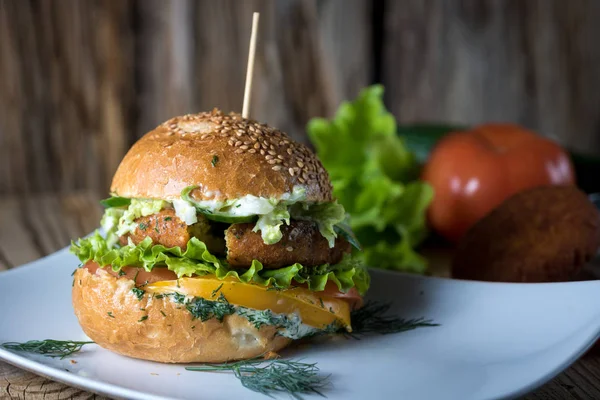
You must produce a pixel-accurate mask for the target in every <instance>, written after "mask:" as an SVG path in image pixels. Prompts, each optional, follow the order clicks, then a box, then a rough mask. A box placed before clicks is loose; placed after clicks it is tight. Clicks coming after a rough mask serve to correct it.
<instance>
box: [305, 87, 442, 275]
mask: <svg viewBox="0 0 600 400" xmlns="http://www.w3.org/2000/svg"><path fill="white" fill-rule="evenodd" d="M382 96H383V87H382V86H380V85H374V86H371V87H368V88H366V89H364V90H363V91H362V92H361V93H360V95H359V96H358V98H357V99H356V100H355V101H353V102H345V103H343V104H342V105H341V106H340V108H339V110H338V112H337V113H336V115H335V117H334V118H333V119H332V120H326V119H320V118H317V119H313V120H311V121H310V122H309V124H308V128H307V129H308V134H309V137H310V139H311V141H312V143H313V144H314V146H315V149H316V151H317V155H318V157H319V159H320V160H321V162H322V163H323V166H324V167H325V168H326V169H327V171H328V172H329V175H330V177H331V181H332V184H333V188H334V192H333V193H334V196H335V197H336V198H337V199H338V201H339V202H340V203H341V204H342V205H343V206H344V208H345V209H346V211H347V212H348V213H349V214H350V215H351V217H352V218H351V220H350V226H351V227H352V229H353V230H354V232H355V234H356V236H357V237H358V239H359V240H360V242H361V244H362V245H363V248H364V251H363V252H362V253H358V254H357V257H360V258H361V259H362V260H363V261H364V262H365V263H367V265H369V266H371V267H378V268H386V269H398V270H405V271H411V272H418V273H423V272H425V270H426V268H427V265H426V262H425V259H424V258H423V257H421V256H419V255H418V254H417V253H416V252H415V247H416V246H417V245H418V244H419V243H420V242H421V241H422V240H423V239H424V238H425V236H426V235H427V229H426V220H425V211H426V209H427V206H428V205H429V203H430V202H431V199H432V198H433V189H432V188H431V186H430V185H428V184H427V183H425V182H422V181H419V180H418V174H419V165H418V162H417V160H416V158H415V156H414V154H413V153H411V152H410V151H409V150H408V149H407V147H406V146H405V145H404V143H403V141H402V139H401V138H400V137H399V136H398V135H397V133H396V131H397V127H396V121H395V119H394V117H393V115H392V114H390V113H389V112H388V111H387V110H386V109H385V106H384V104H383V100H382Z"/></svg>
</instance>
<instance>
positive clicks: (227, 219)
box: [199, 210, 257, 224]
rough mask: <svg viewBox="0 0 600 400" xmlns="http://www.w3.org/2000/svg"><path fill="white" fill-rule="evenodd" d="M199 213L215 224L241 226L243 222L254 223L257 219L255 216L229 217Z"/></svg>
mask: <svg viewBox="0 0 600 400" xmlns="http://www.w3.org/2000/svg"><path fill="white" fill-rule="evenodd" d="M199 212H200V213H201V214H202V215H204V216H205V217H206V219H209V220H211V221H215V222H224V223H226V224H243V223H245V222H255V221H256V219H257V217H256V215H246V216H231V215H225V214H215V213H208V212H206V213H204V212H202V211H201V210H199Z"/></svg>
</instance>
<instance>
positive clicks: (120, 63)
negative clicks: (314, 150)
mask: <svg viewBox="0 0 600 400" xmlns="http://www.w3.org/2000/svg"><path fill="white" fill-rule="evenodd" d="M254 10H257V11H260V12H261V13H262V18H261V24H260V31H259V46H258V51H257V59H256V67H255V75H254V88H253V94H252V110H251V114H252V116H253V117H255V118H257V119H259V120H261V121H264V122H268V123H270V124H273V125H276V126H278V127H279V128H281V129H284V130H287V131H288V132H289V133H290V134H291V135H293V136H294V137H295V138H296V139H299V140H302V141H306V137H305V136H304V125H305V123H306V121H307V120H308V118H310V117H311V116H315V115H331V114H332V112H333V111H334V110H335V108H336V106H337V104H338V103H339V102H341V101H342V99H344V98H348V97H350V96H354V95H355V94H356V93H357V92H358V90H359V88H361V87H363V86H365V85H367V84H368V83H369V79H370V69H369V63H368V62H367V61H366V60H368V59H369V57H371V55H370V44H371V40H370V28H369V22H370V14H369V1H367V0H336V1H326V2H317V1H306V0H286V1H274V0H270V1H258V0H253V1H237V0H226V1H218V2H215V1H212V0H202V1H192V0H178V1H159V0H149V1H143V2H141V1H134V0H122V1H110V0H104V1H79V0H64V1H56V2H53V1H41V2H33V1H28V0H0V193H5V194H6V193H22V192H25V191H37V192H41V191H49V190H52V191H59V190H73V189H92V190H98V191H100V192H106V190H107V187H108V185H109V183H110V177H111V176H112V175H113V173H114V171H115V169H116V167H117V165H118V163H119V161H120V159H121V158H122V156H123V155H124V153H125V151H126V150H127V148H128V147H129V146H130V145H131V144H132V143H133V142H134V141H135V140H136V139H137V138H139V137H140V136H141V135H142V134H143V133H145V132H147V131H148V130H151V129H153V128H154V127H155V126H157V125H158V124H159V123H161V122H162V121H164V120H166V119H168V118H170V117H172V116H173V115H177V114H183V113H187V112H197V111H202V110H207V109H212V108H213V107H219V108H221V109H223V110H225V111H238V112H240V111H241V106H242V97H243V87H244V79H245V65H246V58H247V54H248V38H249V34H250V26H251V17H252V11H254Z"/></svg>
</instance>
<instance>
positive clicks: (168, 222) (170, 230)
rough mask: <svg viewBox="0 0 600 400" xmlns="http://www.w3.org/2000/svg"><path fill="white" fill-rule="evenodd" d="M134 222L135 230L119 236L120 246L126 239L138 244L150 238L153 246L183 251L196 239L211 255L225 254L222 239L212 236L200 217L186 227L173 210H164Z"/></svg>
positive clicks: (207, 224) (208, 225)
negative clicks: (177, 248)
mask: <svg viewBox="0 0 600 400" xmlns="http://www.w3.org/2000/svg"><path fill="white" fill-rule="evenodd" d="M135 222H136V224H137V228H136V229H135V230H134V231H133V232H132V233H129V234H127V235H124V236H121V238H120V242H121V245H126V244H127V239H128V238H130V239H131V240H132V241H133V243H135V244H138V243H140V242H141V241H142V240H144V239H145V238H146V237H150V238H151V239H152V243H154V244H162V245H163V246H165V247H175V246H178V247H181V248H182V249H185V248H186V247H187V243H188V241H189V240H190V239H191V238H192V237H196V238H198V239H200V240H201V241H203V242H204V243H205V244H206V247H208V250H209V251H210V252H211V253H213V254H225V241H224V239H223V238H222V237H218V236H217V235H213V234H212V232H211V226H210V224H209V222H208V221H207V220H206V218H204V217H203V216H202V215H198V222H197V223H195V224H193V225H189V226H188V225H186V224H185V222H183V221H182V220H181V219H179V218H178V217H177V216H176V215H175V210H173V209H165V210H162V211H160V212H159V213H157V214H152V215H148V216H146V217H141V218H138V219H136V220H135Z"/></svg>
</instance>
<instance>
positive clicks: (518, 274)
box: [452, 186, 600, 282]
mask: <svg viewBox="0 0 600 400" xmlns="http://www.w3.org/2000/svg"><path fill="white" fill-rule="evenodd" d="M599 244H600V214H599V213H598V210H597V209H596V207H595V206H594V205H593V204H592V203H591V202H590V201H589V200H588V198H587V196H586V195H585V194H584V193H583V192H581V191H580V190H578V189H577V188H575V187H568V186H543V187H538V188H535V189H530V190H526V191H523V192H520V193H517V194H516V195H514V196H512V197H510V198H509V199H507V200H506V201H505V202H504V203H502V204H501V205H500V206H499V207H498V208H496V209H495V210H493V211H492V212H491V213H489V214H488V215H487V216H486V217H484V218H483V219H482V220H480V221H479V222H478V223H477V224H475V225H474V226H473V227H472V228H471V229H470V230H469V231H468V232H467V234H466V236H465V237H464V238H463V239H462V241H461V243H460V244H459V247H458V249H457V252H456V254H455V256H454V260H453V263H452V276H453V277H454V278H460V279H472V280H484V281H500V282H551V281H564V280H570V279H573V278H574V277H575V276H576V274H577V273H578V272H579V271H580V270H581V268H582V266H583V265H584V264H585V263H587V262H588V261H589V260H590V259H591V258H592V257H593V256H594V255H595V254H596V251H597V249H598V246H599Z"/></svg>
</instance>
